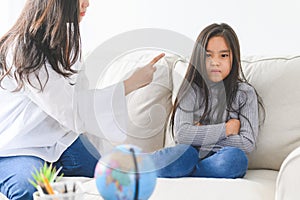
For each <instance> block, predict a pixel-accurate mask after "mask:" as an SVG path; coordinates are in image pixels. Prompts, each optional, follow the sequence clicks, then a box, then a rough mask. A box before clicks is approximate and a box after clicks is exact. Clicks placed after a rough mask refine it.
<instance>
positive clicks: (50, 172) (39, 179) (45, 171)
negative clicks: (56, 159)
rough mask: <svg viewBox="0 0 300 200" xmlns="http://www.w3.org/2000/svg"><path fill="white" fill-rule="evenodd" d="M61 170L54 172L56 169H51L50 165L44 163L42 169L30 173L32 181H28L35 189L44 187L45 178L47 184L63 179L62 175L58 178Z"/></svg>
mask: <svg viewBox="0 0 300 200" xmlns="http://www.w3.org/2000/svg"><path fill="white" fill-rule="evenodd" d="M60 170H61V168H59V169H58V170H56V167H53V165H52V163H51V164H49V165H48V164H47V163H46V162H45V163H44V165H43V167H41V168H40V169H39V170H38V169H36V168H35V169H34V172H33V173H32V178H33V180H31V179H29V180H28V181H29V182H30V183H31V184H32V185H33V186H34V187H35V188H37V187H38V185H40V186H41V185H44V180H45V178H46V179H47V180H48V181H49V183H53V182H55V181H58V180H59V179H61V177H63V174H61V175H60V176H58V173H59V172H60Z"/></svg>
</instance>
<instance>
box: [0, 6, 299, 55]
mask: <svg viewBox="0 0 300 200" xmlns="http://www.w3.org/2000/svg"><path fill="white" fill-rule="evenodd" d="M1 3H2V5H1V7H2V9H1V10H2V12H1V15H0V33H1V34H3V33H4V32H5V30H6V29H7V28H8V27H9V26H10V25H11V24H12V23H13V22H14V20H15V19H16V16H17V15H18V12H19V10H20V9H21V7H22V5H23V3H24V0H1ZM5 7H6V8H7V9H4V8H5ZM3 10H4V12H3ZM213 22H226V23H228V24H230V25H231V26H232V27H233V28H234V29H235V30H236V32H237V34H238V36H239V38H240V43H241V49H242V54H243V55H250V54H251V55H253V54H264V55H283V54H300V47H299V45H300V1H299V0H226V1H224V0H222V1H220V0H210V1H208V0H206V1H203V0H106V1H102V0H90V7H89V8H88V12H87V15H86V17H85V19H84V20H83V22H82V24H81V26H82V38H83V44H84V49H85V52H89V51H91V50H92V49H94V48H95V47H97V46H98V45H99V44H101V43H102V42H104V41H106V40H107V39H109V38H111V37H112V36H115V35H118V34H120V33H122V32H126V31H131V30H134V29H139V28H162V29H168V30H172V31H176V32H178V33H181V34H184V35H186V36H187V37H189V38H191V39H193V40H194V39H195V38H196V37H197V35H198V34H199V32H200V31H201V30H202V29H203V28H204V27H205V26H206V25H208V24H210V23H213Z"/></svg>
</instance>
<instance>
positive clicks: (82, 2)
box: [79, 0, 90, 22]
mask: <svg viewBox="0 0 300 200" xmlns="http://www.w3.org/2000/svg"><path fill="white" fill-rule="evenodd" d="M89 5H90V1H89V0H79V22H81V20H82V18H83V17H84V16H85V13H86V9H87V7H89Z"/></svg>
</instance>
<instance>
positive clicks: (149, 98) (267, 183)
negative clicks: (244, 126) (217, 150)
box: [84, 49, 300, 200]
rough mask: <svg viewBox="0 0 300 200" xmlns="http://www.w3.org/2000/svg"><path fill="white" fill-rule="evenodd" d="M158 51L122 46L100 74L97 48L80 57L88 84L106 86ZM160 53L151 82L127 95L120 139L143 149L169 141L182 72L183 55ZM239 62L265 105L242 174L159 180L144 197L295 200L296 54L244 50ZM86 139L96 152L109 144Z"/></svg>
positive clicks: (299, 169)
mask: <svg viewBox="0 0 300 200" xmlns="http://www.w3.org/2000/svg"><path fill="white" fill-rule="evenodd" d="M160 52H161V50H157V49H156V50H151V49H138V50H135V51H131V52H128V53H126V54H123V55H122V56H120V57H118V58H117V59H115V60H114V61H113V62H111V63H110V65H109V66H108V67H107V68H106V69H105V70H104V71H105V72H103V73H101V76H99V75H96V76H95V74H97V70H98V71H99V69H98V68H99V65H98V62H97V59H98V58H99V57H100V56H101V55H99V52H97V49H96V50H95V51H94V52H93V53H92V54H91V55H90V56H89V57H88V58H87V60H86V66H87V69H86V70H87V74H88V76H89V80H90V83H91V85H94V86H97V87H105V86H107V85H109V84H112V83H115V82H118V81H120V80H122V79H124V78H125V77H127V75H128V74H129V71H132V70H133V69H134V68H135V67H137V66H142V65H143V64H145V63H147V62H148V61H150V60H151V58H152V57H153V56H154V55H157V54H158V53H160ZM165 53H166V56H165V58H164V59H162V60H161V61H160V62H159V63H158V64H157V71H156V73H155V76H154V80H153V83H152V84H151V85H149V86H147V87H145V88H143V89H141V90H138V91H136V92H134V93H133V94H130V95H129V96H128V99H127V103H128V109H129V116H130V121H131V123H130V125H129V134H128V140H127V141H126V142H125V143H130V144H135V145H137V146H140V147H141V148H143V150H144V151H146V152H151V151H154V150H157V149H160V148H163V147H164V146H171V145H174V143H173V140H172V138H171V136H170V132H169V131H168V130H166V129H165V128H164V127H165V126H166V124H167V123H168V114H169V112H170V109H171V106H172V102H173V101H174V98H175V96H176V93H177V91H178V88H179V86H180V84H181V82H182V80H183V77H184V74H185V72H186V67H187V61H186V60H187V59H185V58H184V57H182V56H179V55H176V54H174V53H170V52H165ZM242 61H243V62H242V67H243V71H244V74H245V76H246V78H247V79H248V80H249V82H250V83H251V84H252V85H253V86H254V87H255V88H256V89H257V91H258V93H259V94H260V95H261V97H262V99H263V102H264V105H265V109H266V118H265V122H264V123H263V124H262V126H261V127H260V134H259V138H258V143H257V148H256V149H255V151H254V152H253V153H251V154H250V155H249V170H248V171H247V173H246V176H245V177H244V178H243V179H215V178H177V179H165V178H158V179H157V185H156V188H155V191H154V193H153V195H152V196H151V198H150V199H153V200H162V199H174V200H175V199H209V200H217V199H218V200H219V199H230V200H241V199H243V200H246V199H249V200H274V199H276V200H296V199H297V200H298V199H300V190H299V189H298V187H299V186H300V119H299V118H298V114H299V113H300V76H299V75H300V55H295V56H282V57H280V56H279V57H266V56H265V57H263V56H244V57H242ZM95 72H96V73H95ZM91 74H93V75H92V76H91ZM98 74H99V73H98ZM125 74H127V75H125ZM99 80H101V81H100V82H99ZM92 87H93V86H92ZM92 140H94V141H95V142H96V143H95V144H96V145H97V146H98V147H99V149H101V151H102V152H106V151H109V150H107V149H109V148H110V145H109V144H105V143H103V142H100V141H99V140H97V138H95V137H93V138H92ZM84 185H85V188H86V192H87V196H86V197H87V199H97V198H98V199H101V197H99V194H98V192H97V190H96V185H95V181H94V180H90V181H87V182H85V183H84Z"/></svg>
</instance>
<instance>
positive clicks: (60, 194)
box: [33, 181, 84, 200]
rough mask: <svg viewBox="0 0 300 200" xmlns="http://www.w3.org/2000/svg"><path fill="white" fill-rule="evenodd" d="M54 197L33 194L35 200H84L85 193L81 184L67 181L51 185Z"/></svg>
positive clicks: (38, 193)
mask: <svg viewBox="0 0 300 200" xmlns="http://www.w3.org/2000/svg"><path fill="white" fill-rule="evenodd" d="M51 186H52V188H53V190H54V193H55V194H53V195H48V194H40V192H38V191H36V192H34V193H33V199H34V200H82V199H84V191H83V187H82V183H81V182H78V181H76V182H74V181H67V182H64V181H63V182H57V183H53V184H51Z"/></svg>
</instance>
